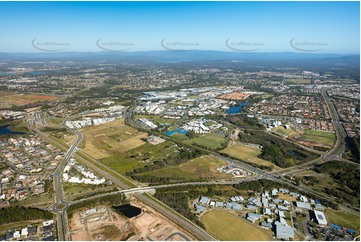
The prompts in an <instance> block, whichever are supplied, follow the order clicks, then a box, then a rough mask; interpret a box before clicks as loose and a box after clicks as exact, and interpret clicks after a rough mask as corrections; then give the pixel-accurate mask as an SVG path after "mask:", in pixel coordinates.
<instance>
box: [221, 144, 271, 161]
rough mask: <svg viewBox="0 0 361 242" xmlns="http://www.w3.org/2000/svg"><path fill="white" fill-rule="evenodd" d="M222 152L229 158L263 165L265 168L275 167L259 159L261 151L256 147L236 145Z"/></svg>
mask: <svg viewBox="0 0 361 242" xmlns="http://www.w3.org/2000/svg"><path fill="white" fill-rule="evenodd" d="M221 152H222V153H225V154H228V155H229V156H232V157H234V158H237V159H240V160H244V161H246V162H250V163H254V164H257V165H263V166H272V165H274V164H273V163H272V162H270V161H266V160H263V159H260V158H258V157H257V155H259V154H260V153H261V150H259V149H257V148H255V147H250V146H247V145H243V144H239V143H235V144H233V145H231V146H229V147H227V148H225V149H224V150H222V151H221ZM274 166H275V165H274Z"/></svg>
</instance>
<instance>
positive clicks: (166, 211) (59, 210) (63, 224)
mask: <svg viewBox="0 0 361 242" xmlns="http://www.w3.org/2000/svg"><path fill="white" fill-rule="evenodd" d="M37 123H42V122H35V121H34V120H32V119H30V120H29V127H30V128H31V130H33V131H34V132H36V133H37V134H38V135H39V136H40V137H42V138H44V139H45V140H47V141H48V142H49V143H52V144H55V145H56V146H57V147H59V148H61V149H63V150H66V149H67V148H66V147H65V146H64V145H63V144H60V143H59V142H58V141H57V140H54V139H52V138H51V137H49V136H48V135H47V134H45V133H43V132H41V131H40V130H38V129H37V127H36V125H37ZM72 132H74V133H75V134H76V135H77V140H76V141H75V142H74V144H73V145H72V146H71V147H70V148H69V149H68V151H67V153H66V154H65V156H64V158H63V160H62V162H61V164H60V165H59V167H58V168H57V169H56V171H55V172H54V189H55V194H56V198H55V204H53V206H51V210H52V211H53V212H54V213H56V214H57V226H58V236H59V237H58V240H60V241H61V240H69V238H68V236H69V233H68V219H67V213H66V209H67V208H68V207H69V205H71V202H68V201H65V199H64V197H63V189H62V183H61V182H62V171H63V169H64V167H65V165H66V163H67V161H68V160H69V159H70V158H71V156H72V155H74V158H76V159H77V160H78V161H79V162H81V163H83V164H84V165H86V166H87V167H89V168H90V169H92V170H94V171H95V172H96V173H98V174H100V175H101V176H103V177H105V178H106V179H108V180H110V181H112V182H113V183H114V184H115V185H117V186H118V187H120V188H122V189H130V188H131V187H130V186H129V185H128V184H127V183H129V182H130V184H131V185H132V186H133V187H137V186H136V185H135V184H134V182H132V181H131V180H129V179H128V178H126V177H124V176H122V175H120V174H118V173H116V175H117V176H118V178H117V177H116V176H114V175H113V173H115V172H114V171H111V170H110V169H109V168H108V167H106V166H104V165H103V164H102V163H100V162H98V161H97V160H95V159H93V158H91V157H89V156H88V155H86V154H85V153H83V152H79V153H80V154H81V155H79V154H76V153H74V152H75V151H76V146H77V145H78V144H79V143H80V141H81V140H82V138H83V136H82V134H81V133H80V132H78V131H76V130H72ZM84 156H85V157H86V159H85V158H84ZM89 160H91V162H90V161H89ZM94 163H95V164H96V165H95V164H94ZM99 166H100V167H102V169H100V168H99ZM107 170H108V172H107ZM119 177H121V179H119ZM124 181H126V182H124ZM134 197H136V198H137V199H138V200H140V201H141V202H143V203H144V204H146V205H148V206H150V207H152V208H154V209H155V210H157V211H158V212H160V213H161V214H163V215H164V216H166V217H167V218H168V219H170V220H171V221H173V222H175V223H176V224H178V225H179V226H180V227H181V228H183V229H185V230H186V231H188V232H190V233H191V234H193V235H194V236H195V237H196V238H198V239H199V240H206V241H211V240H216V239H215V238H214V237H212V236H211V235H210V234H208V233H207V232H206V231H205V230H204V229H202V228H201V227H199V226H198V225H196V224H194V223H193V222H192V221H190V220H189V219H187V218H185V217H184V216H182V215H181V214H179V213H177V212H176V211H174V210H173V209H171V208H170V207H168V206H167V205H166V204H164V203H162V202H161V201H159V200H157V199H155V198H150V195H148V194H134ZM59 231H61V232H59Z"/></svg>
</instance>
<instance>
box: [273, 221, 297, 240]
mask: <svg viewBox="0 0 361 242" xmlns="http://www.w3.org/2000/svg"><path fill="white" fill-rule="evenodd" d="M275 224H276V237H277V238H278V239H284V240H289V239H291V238H293V237H294V236H295V232H294V231H293V228H292V227H289V226H285V225H282V224H280V223H275Z"/></svg>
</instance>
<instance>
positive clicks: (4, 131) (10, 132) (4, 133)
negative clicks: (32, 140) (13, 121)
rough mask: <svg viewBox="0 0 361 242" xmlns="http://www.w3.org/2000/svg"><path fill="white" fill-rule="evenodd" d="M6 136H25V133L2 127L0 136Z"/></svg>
mask: <svg viewBox="0 0 361 242" xmlns="http://www.w3.org/2000/svg"><path fill="white" fill-rule="evenodd" d="M6 134H24V133H22V132H15V131H11V130H10V128H9V126H8V125H7V126H0V135H6Z"/></svg>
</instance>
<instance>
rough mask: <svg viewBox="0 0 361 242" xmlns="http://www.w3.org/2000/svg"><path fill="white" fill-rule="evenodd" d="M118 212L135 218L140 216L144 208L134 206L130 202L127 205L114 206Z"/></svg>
mask: <svg viewBox="0 0 361 242" xmlns="http://www.w3.org/2000/svg"><path fill="white" fill-rule="evenodd" d="M113 208H114V209H115V210H116V211H117V212H119V213H121V214H123V215H124V216H126V217H127V218H133V217H136V216H138V215H139V214H140V213H141V212H142V209H140V208H138V207H134V206H132V205H130V204H125V205H121V206H117V207H113Z"/></svg>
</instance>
